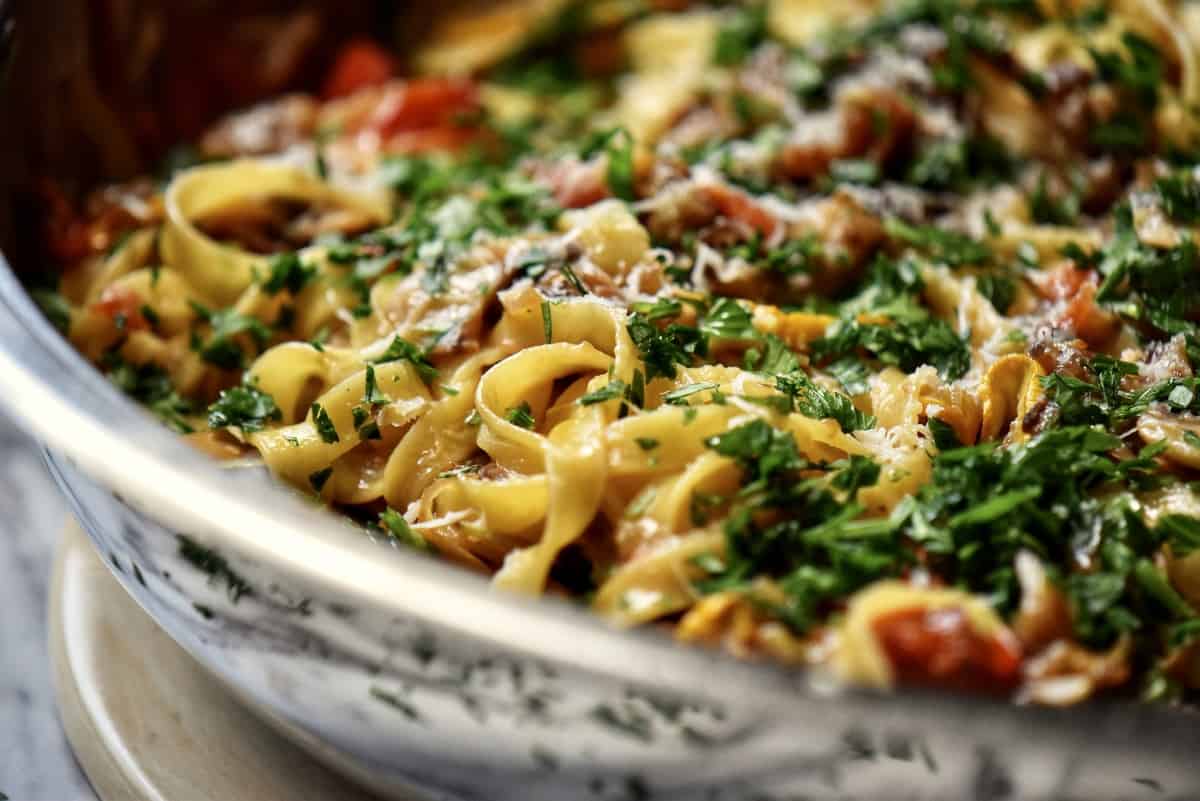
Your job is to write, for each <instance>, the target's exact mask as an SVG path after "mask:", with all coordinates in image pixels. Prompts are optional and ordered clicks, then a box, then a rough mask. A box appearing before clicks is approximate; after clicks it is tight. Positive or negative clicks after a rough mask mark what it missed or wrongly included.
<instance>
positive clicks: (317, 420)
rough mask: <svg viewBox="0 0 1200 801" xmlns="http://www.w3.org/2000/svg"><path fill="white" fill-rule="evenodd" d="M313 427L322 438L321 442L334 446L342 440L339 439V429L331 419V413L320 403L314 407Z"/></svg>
mask: <svg viewBox="0 0 1200 801" xmlns="http://www.w3.org/2000/svg"><path fill="white" fill-rule="evenodd" d="M312 418H313V425H314V426H315V427H316V429H317V434H318V435H319V436H320V437H321V441H322V442H325V443H328V444H333V443H335V442H338V441H339V440H340V437H338V432H337V428H336V427H335V426H334V425H333V420H331V419H329V412H327V411H326V410H325V407H324V406H322V405H321V404H319V403H314V404H313V405H312Z"/></svg>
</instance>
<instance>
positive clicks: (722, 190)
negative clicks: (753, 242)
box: [704, 185, 778, 236]
mask: <svg viewBox="0 0 1200 801" xmlns="http://www.w3.org/2000/svg"><path fill="white" fill-rule="evenodd" d="M704 191H705V194H706V195H707V196H708V199H709V200H711V201H712V202H713V203H714V204H715V205H716V207H717V210H718V211H719V212H720V213H721V214H723V215H724V216H726V217H728V218H729V219H731V220H736V221H738V222H740V223H744V224H745V225H748V226H749V227H750V228H752V229H754V230H755V231H757V232H758V233H760V234H762V235H763V236H770V235H771V234H773V233H774V232H775V226H776V225H777V224H778V222H777V221H776V219H775V218H774V217H772V216H771V214H770V212H768V211H767V210H766V209H764V208H763V207H762V206H760V205H758V204H757V203H755V202H754V198H752V197H750V195H747V194H746V193H745V192H742V191H739V190H737V189H731V188H730V187H727V186H720V185H714V186H708V187H705V190H704Z"/></svg>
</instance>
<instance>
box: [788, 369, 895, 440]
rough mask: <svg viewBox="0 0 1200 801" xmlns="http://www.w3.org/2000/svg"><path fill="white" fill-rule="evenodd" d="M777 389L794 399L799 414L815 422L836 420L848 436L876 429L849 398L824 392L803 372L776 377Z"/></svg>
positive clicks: (873, 419)
mask: <svg viewBox="0 0 1200 801" xmlns="http://www.w3.org/2000/svg"><path fill="white" fill-rule="evenodd" d="M775 387H776V389H778V390H779V391H780V392H782V393H783V394H785V395H786V396H787V397H788V398H790V399H791V404H792V405H793V406H794V408H795V409H796V411H798V412H800V414H802V415H804V416H805V417H811V418H813V419H814V420H825V419H833V420H836V421H837V423H838V425H840V426H841V427H842V431H845V432H846V433H850V432H852V431H861V430H864V429H868V428H873V427H874V426H875V418H874V417H872V416H871V415H869V414H866V413H865V412H862V411H859V409H858V408H857V407H855V405H854V401H852V400H851V399H850V397H849V396H848V395H843V394H842V393H840V392H834V391H833V390H830V389H825V388H824V387H822V386H821V385H820V384H818V383H816V382H815V381H813V380H812V379H811V378H809V377H808V376H807V375H805V374H804V373H802V372H800V371H796V372H792V373H787V374H784V375H778V376H776V377H775Z"/></svg>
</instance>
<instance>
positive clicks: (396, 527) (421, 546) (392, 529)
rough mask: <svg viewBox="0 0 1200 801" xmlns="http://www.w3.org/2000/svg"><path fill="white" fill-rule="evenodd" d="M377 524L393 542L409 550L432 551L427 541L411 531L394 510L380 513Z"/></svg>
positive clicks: (406, 522) (402, 516)
mask: <svg viewBox="0 0 1200 801" xmlns="http://www.w3.org/2000/svg"><path fill="white" fill-rule="evenodd" d="M379 524H380V526H381V527H382V528H383V530H384V532H385V533H386V534H387V535H388V536H389V537H390V538H391V539H392V540H393V541H394V542H397V543H399V544H401V545H407V546H408V547H409V548H414V549H416V550H418V551H425V552H430V551H432V550H433V548H432V546H430V544H429V542H428V540H426V539H425V538H424V537H422V536H421V535H420V534H418V533H417V532H415V531H413V529H412V526H410V525H409V524H408V521H407V520H405V519H404V515H402V514H400V513H399V512H397V511H396V510H395V509H387V510H384V511H383V512H381V513H380V515H379Z"/></svg>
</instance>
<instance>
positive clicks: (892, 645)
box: [874, 607, 1021, 693]
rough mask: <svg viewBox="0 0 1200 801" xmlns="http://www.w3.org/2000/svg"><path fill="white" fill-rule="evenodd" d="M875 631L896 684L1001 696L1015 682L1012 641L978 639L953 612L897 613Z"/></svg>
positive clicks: (1016, 658)
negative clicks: (890, 665) (897, 682)
mask: <svg viewBox="0 0 1200 801" xmlns="http://www.w3.org/2000/svg"><path fill="white" fill-rule="evenodd" d="M874 629H875V636H876V637H877V638H878V639H879V644H880V646H881V647H882V648H883V651H884V653H885V654H887V657H888V660H889V661H890V662H891V664H892V670H893V671H894V672H895V675H896V679H897V681H899V682H900V683H901V684H916V685H925V686H933V687H944V688H948V689H954V690H968V691H976V692H990V693H1004V692H1007V691H1009V690H1012V689H1013V687H1015V686H1016V684H1017V680H1018V679H1019V677H1020V669H1021V651H1020V646H1019V645H1018V644H1017V641H1016V639H1015V638H1013V637H1011V636H1004V634H1003V633H1001V634H993V635H984V634H980V633H979V632H978V631H976V630H975V627H974V626H973V625H972V624H971V621H970V619H969V618H968V617H967V615H966V613H965V612H964V611H963V610H962V609H959V608H957V607H946V608H942V609H925V608H922V607H917V608H914V609H901V610H898V611H896V612H892V613H890V614H887V615H883V616H881V617H880V618H879V619H878V620H876V621H875V624H874Z"/></svg>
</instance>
